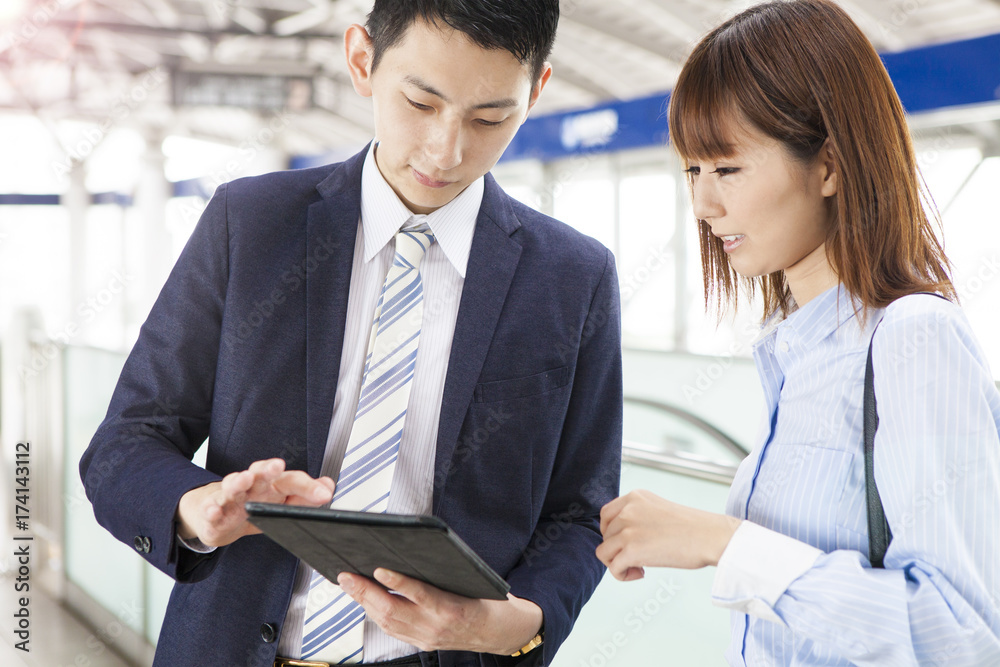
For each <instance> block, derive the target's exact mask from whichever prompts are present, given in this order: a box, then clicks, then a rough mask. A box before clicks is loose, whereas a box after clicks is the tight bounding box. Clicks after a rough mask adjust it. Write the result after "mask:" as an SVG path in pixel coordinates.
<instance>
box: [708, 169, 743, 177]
mask: <svg viewBox="0 0 1000 667" xmlns="http://www.w3.org/2000/svg"><path fill="white" fill-rule="evenodd" d="M739 170H740V169H739V167H719V168H718V169H716V170H715V171H713V172H712V173H713V174H718V175H719V176H729V175H730V174H735V173H736V172H738V171H739Z"/></svg>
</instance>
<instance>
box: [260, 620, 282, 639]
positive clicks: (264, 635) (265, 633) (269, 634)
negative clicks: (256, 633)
mask: <svg viewBox="0 0 1000 667" xmlns="http://www.w3.org/2000/svg"><path fill="white" fill-rule="evenodd" d="M260 638H261V639H263V640H264V641H265V642H267V643H268V644H270V643H271V642H273V641H274V640H275V639H277V638H278V628H277V627H276V626H275V625H274V623H265V624H264V625H262V626H260Z"/></svg>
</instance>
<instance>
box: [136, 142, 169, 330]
mask: <svg viewBox="0 0 1000 667" xmlns="http://www.w3.org/2000/svg"><path fill="white" fill-rule="evenodd" d="M146 141H147V148H146V153H145V155H143V157H142V161H141V164H140V170H141V173H140V174H139V183H138V186H137V188H136V194H135V201H134V202H133V204H134V206H135V210H136V212H137V215H136V216H135V219H134V224H136V225H137V226H139V227H140V233H141V244H140V247H141V256H142V257H143V259H144V261H143V262H141V264H139V265H138V266H136V271H137V272H138V273H137V274H136V275H135V276H134V278H135V279H136V281H135V282H136V284H137V289H136V290H135V291H134V292H133V294H135V300H134V301H132V302H131V304H132V307H131V308H130V309H129V312H128V317H127V324H135V323H141V322H143V321H145V319H146V315H147V314H148V313H149V309H150V308H151V307H152V305H153V301H155V300H156V297H157V295H158V294H159V293H160V288H162V287H163V283H164V282H165V281H166V279H167V275H168V274H169V273H170V269H171V267H172V266H173V261H174V254H173V239H172V238H171V236H170V233H169V231H168V230H167V200H168V199H170V196H171V194H172V192H171V184H170V182H169V181H167V177H166V174H165V173H164V170H163V168H164V164H165V162H166V158H165V157H164V155H163V149H162V144H163V135H162V132H160V131H158V130H155V131H154V130H150V131H149V133H148V134H147V135H146ZM126 328H128V327H126Z"/></svg>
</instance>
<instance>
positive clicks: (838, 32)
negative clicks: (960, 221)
mask: <svg viewBox="0 0 1000 667" xmlns="http://www.w3.org/2000/svg"><path fill="white" fill-rule="evenodd" d="M746 123H750V124H751V125H752V126H754V127H756V128H757V129H758V130H759V131H761V132H763V133H764V134H766V135H768V136H770V137H772V138H774V139H776V140H778V141H780V142H781V143H782V144H783V145H784V147H785V149H786V150H787V151H788V153H789V155H791V156H792V157H794V158H796V159H798V160H799V161H801V162H802V163H808V162H809V161H810V160H812V159H814V158H815V157H816V155H817V154H818V153H819V151H820V149H821V148H822V147H823V144H824V142H826V141H827V139H829V145H830V149H831V151H832V153H833V156H834V160H835V168H836V170H837V173H838V189H837V194H836V195H835V196H834V197H832V198H831V199H830V202H829V206H830V217H831V225H830V231H829V233H828V236H827V239H826V251H827V257H828V258H829V260H830V264H831V265H832V267H833V269H834V271H835V272H836V274H837V276H838V277H839V279H840V281H841V283H842V284H843V285H844V286H845V287H846V289H847V291H848V292H850V294H851V295H853V296H854V298H855V299H856V301H857V305H858V306H859V308H860V309H861V311H862V315H863V316H864V315H866V314H867V312H868V310H869V309H871V308H881V307H884V306H886V305H887V304H889V303H890V302H892V301H893V300H895V299H897V298H899V297H901V296H905V295H907V294H912V293H913V292H921V291H932V292H939V293H941V294H944V295H945V296H946V297H948V298H950V299H953V300H957V296H956V294H955V289H954V287H953V286H952V283H951V280H950V277H949V268H950V267H949V263H948V259H947V257H946V256H945V254H944V251H943V249H942V247H941V244H940V243H939V242H938V239H937V237H936V235H935V233H934V229H933V228H932V226H931V224H930V221H929V220H928V218H927V215H926V213H925V212H924V208H923V207H922V205H921V199H922V198H923V199H925V200H926V202H927V204H928V208H929V209H930V210H931V211H935V208H934V204H933V201H932V200H931V198H930V196H929V195H928V194H927V190H926V187H925V186H924V184H923V183H922V180H921V178H920V177H919V174H918V171H917V165H916V158H915V155H914V150H913V142H912V140H911V139H910V133H909V128H908V127H907V123H906V118H905V116H904V113H903V106H902V104H901V103H900V101H899V97H898V95H897V94H896V90H895V88H893V85H892V81H891V80H890V79H889V74H888V73H887V72H886V70H885V67H884V66H883V65H882V61H881V60H880V59H879V56H878V54H877V53H876V52H875V49H874V47H872V44H871V42H869V41H868V39H867V38H866V37H865V36H864V34H863V33H862V32H861V30H860V29H859V28H858V26H857V25H856V24H855V23H854V22H853V21H852V20H851V18H850V17H849V16H848V15H847V13H846V12H844V10H842V9H841V8H840V7H838V6H837V5H835V4H834V3H833V2H830V1H828V0H792V1H791V2H768V3H765V4H762V5H757V6H755V7H751V8H750V9H748V10H746V11H744V12H742V13H741V14H738V15H737V16H735V17H733V18H732V19H730V20H729V21H727V22H725V23H724V24H722V25H720V26H719V27H718V28H716V29H715V30H713V31H712V32H711V33H709V34H708V35H707V36H706V37H705V38H704V39H703V40H702V41H701V42H700V43H699V44H698V45H697V46H696V47H695V49H694V51H693V52H692V54H691V56H690V57H689V58H688V60H687V62H686V63H685V64H684V68H683V69H682V70H681V74H680V77H679V79H678V81H677V85H676V86H675V88H674V90H673V93H672V94H671V98H670V140H671V143H672V144H673V145H674V147H675V148H676V150H677V152H678V153H679V154H680V156H681V158H682V159H684V160H689V159H694V158H699V159H720V158H726V157H731V153H732V150H733V148H732V146H733V143H732V142H733V137H734V133H735V132H737V131H738V130H739V127H740V125H741V124H744V125H745V124H746ZM934 217H935V222H937V223H938V226H939V223H940V219H939V216H938V215H937V213H936V212H935V213H934ZM698 225H699V240H700V243H701V259H702V268H703V271H704V282H705V303H706V306H707V305H708V304H709V302H710V301H711V300H712V299H711V296H712V294H713V293H714V295H715V297H716V299H715V301H716V305H717V306H719V307H720V311H721V306H722V305H723V300H724V301H725V302H726V304H727V305H732V306H733V307H734V308H735V307H736V305H737V302H738V300H739V284H740V282H743V284H744V286H745V288H746V289H747V290H748V291H749V292H750V293H753V292H754V291H755V289H756V288H758V287H759V289H760V290H761V294H762V297H763V301H764V318H765V319H766V318H767V317H769V316H770V315H771V314H773V313H774V312H775V311H777V310H779V309H780V310H781V311H782V313H784V314H787V313H788V311H789V309H790V307H791V293H790V292H789V290H788V286H787V284H786V283H785V278H784V272H783V271H778V272H776V273H772V274H770V275H768V276H763V277H760V278H752V279H741V278H740V276H739V275H738V274H736V272H735V271H734V270H733V269H732V268H731V267H730V265H729V259H728V257H727V255H726V253H725V251H724V250H723V249H722V241H721V240H720V239H717V238H716V237H714V236H713V235H712V233H711V230H710V228H709V226H708V225H707V224H705V223H704V222H702V221H699V223H698Z"/></svg>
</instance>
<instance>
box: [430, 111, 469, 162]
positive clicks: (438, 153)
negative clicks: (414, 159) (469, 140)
mask: <svg viewBox="0 0 1000 667" xmlns="http://www.w3.org/2000/svg"><path fill="white" fill-rule="evenodd" d="M426 151H427V155H428V157H430V159H431V160H432V161H433V162H434V166H435V167H437V168H438V169H440V170H441V171H447V170H449V169H454V168H455V167H457V166H458V165H460V164H462V125H461V122H460V121H458V120H457V119H441V121H440V122H439V123H438V124H437V125H436V127H435V128H434V131H433V135H432V136H431V137H430V139H429V141H428V142H427V149H426Z"/></svg>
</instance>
